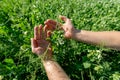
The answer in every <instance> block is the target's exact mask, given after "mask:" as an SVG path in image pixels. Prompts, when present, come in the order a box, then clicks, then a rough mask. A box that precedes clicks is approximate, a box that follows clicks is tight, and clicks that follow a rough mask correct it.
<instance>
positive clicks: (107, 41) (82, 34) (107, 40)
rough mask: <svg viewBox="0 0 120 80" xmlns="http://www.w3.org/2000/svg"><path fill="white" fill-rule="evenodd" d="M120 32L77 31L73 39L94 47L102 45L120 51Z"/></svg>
mask: <svg viewBox="0 0 120 80" xmlns="http://www.w3.org/2000/svg"><path fill="white" fill-rule="evenodd" d="M119 36H120V32H117V31H103V32H92V31H85V30H81V31H77V32H76V33H75V35H74V37H73V39H75V40H78V41H82V42H85V43H89V44H93V45H101V46H104V47H108V48H112V49H117V50H120V37H119Z"/></svg>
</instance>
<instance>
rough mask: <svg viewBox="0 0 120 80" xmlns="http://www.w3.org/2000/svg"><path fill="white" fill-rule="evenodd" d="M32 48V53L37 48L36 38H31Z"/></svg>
mask: <svg viewBox="0 0 120 80" xmlns="http://www.w3.org/2000/svg"><path fill="white" fill-rule="evenodd" d="M31 47H32V51H33V50H34V48H36V47H37V42H36V40H35V39H34V38H31Z"/></svg>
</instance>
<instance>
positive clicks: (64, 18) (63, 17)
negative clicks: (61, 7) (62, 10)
mask: <svg viewBox="0 0 120 80" xmlns="http://www.w3.org/2000/svg"><path fill="white" fill-rule="evenodd" d="M59 18H60V19H61V20H63V21H64V22H66V23H71V20H70V19H69V18H67V17H66V16H61V15H60V16H59Z"/></svg>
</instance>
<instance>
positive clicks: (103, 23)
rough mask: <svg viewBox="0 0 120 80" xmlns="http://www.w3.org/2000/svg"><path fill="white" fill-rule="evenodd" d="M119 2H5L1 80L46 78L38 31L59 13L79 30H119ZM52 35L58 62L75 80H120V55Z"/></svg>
mask: <svg viewBox="0 0 120 80" xmlns="http://www.w3.org/2000/svg"><path fill="white" fill-rule="evenodd" d="M119 14H120V2H119V0H54V1H53V0H1V1H0V79H3V80H47V76H46V74H45V71H44V69H43V67H42V64H41V61H40V59H39V58H38V57H37V56H36V55H34V54H32V52H31V44H30V38H31V37H33V27H34V26H35V25H39V24H43V23H44V21H45V20H46V19H48V18H50V19H54V20H56V21H60V20H59V19H58V16H59V15H65V16H67V17H69V18H71V19H72V22H73V24H74V26H75V28H77V29H85V30H93V31H103V30H104V31H105V30H118V31H119V30H120V15H119ZM62 33H63V32H61V31H55V32H54V33H53V36H52V37H51V42H52V47H53V51H54V58H55V59H56V61H57V62H58V63H59V64H60V65H61V66H62V67H63V69H64V70H65V71H66V73H67V74H68V75H69V76H70V78H71V80H119V79H120V52H119V51H114V50H109V49H104V48H102V47H96V46H92V45H88V44H84V43H81V42H77V41H74V40H67V39H64V38H63V35H62Z"/></svg>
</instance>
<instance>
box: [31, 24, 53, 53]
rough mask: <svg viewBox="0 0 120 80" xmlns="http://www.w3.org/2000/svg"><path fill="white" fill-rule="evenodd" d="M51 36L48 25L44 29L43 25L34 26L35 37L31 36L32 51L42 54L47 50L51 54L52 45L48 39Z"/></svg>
mask: <svg viewBox="0 0 120 80" xmlns="http://www.w3.org/2000/svg"><path fill="white" fill-rule="evenodd" d="M49 36H50V32H48V30H47V26H45V27H44V30H43V27H42V25H40V26H36V27H34V38H31V47H32V52H33V53H35V54H37V55H41V54H43V53H45V51H46V50H47V53H48V54H49V55H51V54H52V49H51V45H50V42H49V41H47V40H46V38H48V37H49Z"/></svg>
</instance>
